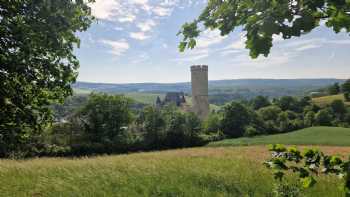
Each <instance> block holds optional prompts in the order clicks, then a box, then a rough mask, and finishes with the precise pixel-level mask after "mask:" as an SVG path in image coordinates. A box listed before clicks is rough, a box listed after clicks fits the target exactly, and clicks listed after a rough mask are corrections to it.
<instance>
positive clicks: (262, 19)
mask: <svg viewBox="0 0 350 197" xmlns="http://www.w3.org/2000/svg"><path fill="white" fill-rule="evenodd" d="M349 11H350V2H349V1H347V0H318V1H311V0H309V1H294V0H286V1H260V0H258V1H252V0H241V1H233V0H229V1H222V0H209V1H208V5H207V7H206V8H205V9H204V11H203V12H202V13H201V15H200V16H199V17H198V18H197V19H195V20H194V21H193V22H191V23H185V24H184V25H183V26H182V28H181V30H180V31H179V33H178V34H182V36H183V39H182V41H181V42H180V44H179V49H180V51H184V50H185V49H186V48H190V49H192V48H194V47H195V45H196V40H195V39H196V38H197V37H198V36H199V35H200V32H201V31H203V29H199V28H198V27H202V26H203V27H204V29H210V30H214V29H218V30H219V31H220V32H221V36H224V35H227V34H229V33H231V32H233V31H234V29H235V28H236V27H240V26H241V27H243V31H245V32H246V35H245V36H246V38H247V41H246V42H245V44H246V48H247V49H249V50H250V56H251V57H252V58H257V57H258V56H259V55H264V56H268V54H269V52H270V49H271V47H272V44H273V42H272V41H273V37H274V36H276V35H281V36H282V38H283V39H290V38H292V37H299V36H301V35H304V34H306V33H308V32H310V31H311V30H313V29H314V28H316V27H317V26H319V25H320V21H321V20H324V21H326V26H327V27H329V28H332V29H333V30H334V31H335V32H336V33H338V32H340V31H341V30H343V29H344V30H346V31H347V32H350V14H349Z"/></svg>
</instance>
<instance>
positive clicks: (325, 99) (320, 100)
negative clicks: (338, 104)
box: [312, 94, 350, 107]
mask: <svg viewBox="0 0 350 197" xmlns="http://www.w3.org/2000/svg"><path fill="white" fill-rule="evenodd" d="M334 100H342V101H345V100H344V95H343V94H338V95H330V96H322V97H317V98H313V99H312V101H313V102H314V103H315V104H316V105H319V106H321V107H324V106H326V105H329V104H331V103H332V101H334ZM345 104H346V105H348V106H350V102H345Z"/></svg>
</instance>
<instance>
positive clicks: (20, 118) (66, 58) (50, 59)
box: [0, 0, 93, 156]
mask: <svg viewBox="0 0 350 197" xmlns="http://www.w3.org/2000/svg"><path fill="white" fill-rule="evenodd" d="M92 1H93V0H88V1H82V0H76V1H73V0H60V1H56V0H38V1H32V0H17V1H6V0H1V3H0V29H1V31H0V37H1V39H0V62H1V63H0V81H1V86H0V156H6V155H8V154H9V153H10V152H21V151H29V150H30V149H31V148H32V144H36V141H35V140H34V139H36V138H35V136H38V135H40V133H41V131H42V130H43V128H44V126H45V125H46V123H48V122H50V121H51V120H52V117H51V113H50V110H49V107H48V106H49V105H50V104H52V103H55V102H62V101H63V99H64V98H65V97H67V96H68V95H71V94H72V89H71V86H70V84H71V83H73V82H74V81H75V79H76V77H77V69H78V67H79V61H78V59H77V58H76V56H75V55H74V54H73V49H74V48H75V47H79V38H78V37H77V34H76V32H78V31H80V32H81V31H85V30H87V28H88V27H89V26H90V24H91V23H92V21H93V17H92V16H91V10H90V7H89V6H88V5H87V3H88V2H92Z"/></svg>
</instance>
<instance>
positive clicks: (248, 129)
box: [244, 126, 260, 137]
mask: <svg viewBox="0 0 350 197" xmlns="http://www.w3.org/2000/svg"><path fill="white" fill-rule="evenodd" d="M259 134H260V132H259V131H258V130H257V129H256V128H254V127H252V126H248V127H246V128H245V131H244V136H246V137H253V136H256V135H259Z"/></svg>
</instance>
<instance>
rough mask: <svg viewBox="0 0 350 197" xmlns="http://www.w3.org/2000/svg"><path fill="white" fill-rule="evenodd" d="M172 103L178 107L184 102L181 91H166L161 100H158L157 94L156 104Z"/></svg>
mask: <svg viewBox="0 0 350 197" xmlns="http://www.w3.org/2000/svg"><path fill="white" fill-rule="evenodd" d="M170 103H173V104H175V105H176V106H178V107H180V106H181V104H183V103H186V99H185V94H184V93H183V92H168V93H167V94H166V95H165V98H164V100H163V101H161V100H160V98H159V96H158V97H157V101H156V106H157V107H162V106H164V105H166V104H170Z"/></svg>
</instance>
